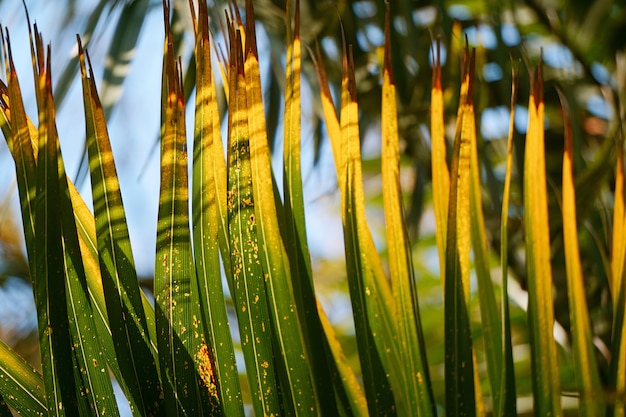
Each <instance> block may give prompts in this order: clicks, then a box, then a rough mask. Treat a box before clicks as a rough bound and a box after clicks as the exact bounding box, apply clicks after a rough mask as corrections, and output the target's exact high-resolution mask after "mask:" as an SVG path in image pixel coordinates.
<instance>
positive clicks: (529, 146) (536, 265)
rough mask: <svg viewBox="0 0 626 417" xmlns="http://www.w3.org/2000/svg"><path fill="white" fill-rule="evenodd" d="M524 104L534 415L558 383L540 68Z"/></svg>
mask: <svg viewBox="0 0 626 417" xmlns="http://www.w3.org/2000/svg"><path fill="white" fill-rule="evenodd" d="M532 85H533V88H532V91H531V95H530V98H529V104H528V113H529V115H528V130H527V133H526V149H525V152H524V226H525V231H526V262H527V267H526V269H527V271H528V324H529V331H530V347H531V354H532V366H533V372H532V375H533V394H534V401H535V413H536V415H538V416H558V415H560V414H561V400H560V388H559V387H560V383H559V374H558V364H557V356H556V342H555V341H554V337H553V326H554V309H553V302H552V268H551V266H550V236H549V230H550V229H549V222H548V197H547V189H546V188H547V185H546V167H545V149H544V102H543V70H542V67H541V64H540V65H539V67H538V68H537V69H536V71H535V75H534V78H533V83H532Z"/></svg>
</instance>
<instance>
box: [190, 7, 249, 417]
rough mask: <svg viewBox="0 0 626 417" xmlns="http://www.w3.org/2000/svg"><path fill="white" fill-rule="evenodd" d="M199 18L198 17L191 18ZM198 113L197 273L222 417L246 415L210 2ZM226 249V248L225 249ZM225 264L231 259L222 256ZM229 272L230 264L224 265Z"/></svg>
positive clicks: (202, 26) (203, 22)
mask: <svg viewBox="0 0 626 417" xmlns="http://www.w3.org/2000/svg"><path fill="white" fill-rule="evenodd" d="M193 17H194V19H195V14H193ZM196 28H197V29H196V32H197V33H196V65H197V70H196V85H197V88H198V90H197V93H196V110H195V135H194V154H193V155H194V156H193V158H194V159H193V191H192V192H193V197H192V211H193V239H194V247H195V248H196V250H195V251H194V257H195V264H196V274H197V275H198V283H199V286H200V292H201V294H202V296H201V298H200V301H201V304H202V306H203V309H204V320H205V322H206V328H205V329H206V331H207V340H208V341H210V343H209V344H210V346H211V350H212V354H213V359H214V363H215V368H216V380H217V385H218V391H219V393H220V395H221V398H222V402H223V407H224V414H226V415H228V416H231V415H232V416H236V415H243V401H242V398H241V389H240V384H239V375H238V372H237V367H236V364H235V353H234V348H233V341H232V338H231V334H230V326H229V323H228V316H227V314H226V306H225V303H224V291H223V288H222V280H221V275H220V244H221V243H223V242H226V239H225V233H227V232H228V231H227V226H226V225H225V224H224V223H226V221H227V216H226V207H225V206H226V164H225V161H224V151H223V148H222V142H221V137H220V130H219V129H220V125H219V111H218V108H217V98H216V93H215V85H214V83H213V74H212V69H211V49H210V46H211V44H210V43H209V28H208V14H207V7H206V3H204V2H200V3H199V16H198V22H197V23H196ZM226 250H228V248H226ZM223 259H224V261H225V263H226V262H227V261H228V260H229V257H224V258H223ZM225 269H226V270H227V273H228V274H230V273H231V271H230V262H228V263H227V264H225Z"/></svg>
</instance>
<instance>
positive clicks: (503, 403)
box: [494, 69, 517, 416]
mask: <svg viewBox="0 0 626 417" xmlns="http://www.w3.org/2000/svg"><path fill="white" fill-rule="evenodd" d="M512 79H513V82H512V84H511V107H510V116H509V136H508V139H507V153H506V169H505V178H504V190H503V191H502V212H501V226H500V236H501V239H502V241H501V246H500V263H501V268H502V288H501V292H500V299H501V304H500V323H501V324H502V333H501V335H502V339H501V341H502V346H501V347H500V349H501V351H502V360H503V364H502V367H501V371H500V372H501V377H500V387H499V388H500V390H499V392H494V398H495V397H499V401H498V400H495V401H494V415H496V416H507V415H515V414H517V405H516V398H515V372H514V369H513V349H512V346H511V345H512V342H511V321H510V317H509V294H508V259H507V257H508V238H509V234H508V220H509V198H510V194H511V171H512V166H513V134H514V131H515V102H516V100H517V73H516V72H515V70H514V69H513V76H512ZM496 389H497V388H496Z"/></svg>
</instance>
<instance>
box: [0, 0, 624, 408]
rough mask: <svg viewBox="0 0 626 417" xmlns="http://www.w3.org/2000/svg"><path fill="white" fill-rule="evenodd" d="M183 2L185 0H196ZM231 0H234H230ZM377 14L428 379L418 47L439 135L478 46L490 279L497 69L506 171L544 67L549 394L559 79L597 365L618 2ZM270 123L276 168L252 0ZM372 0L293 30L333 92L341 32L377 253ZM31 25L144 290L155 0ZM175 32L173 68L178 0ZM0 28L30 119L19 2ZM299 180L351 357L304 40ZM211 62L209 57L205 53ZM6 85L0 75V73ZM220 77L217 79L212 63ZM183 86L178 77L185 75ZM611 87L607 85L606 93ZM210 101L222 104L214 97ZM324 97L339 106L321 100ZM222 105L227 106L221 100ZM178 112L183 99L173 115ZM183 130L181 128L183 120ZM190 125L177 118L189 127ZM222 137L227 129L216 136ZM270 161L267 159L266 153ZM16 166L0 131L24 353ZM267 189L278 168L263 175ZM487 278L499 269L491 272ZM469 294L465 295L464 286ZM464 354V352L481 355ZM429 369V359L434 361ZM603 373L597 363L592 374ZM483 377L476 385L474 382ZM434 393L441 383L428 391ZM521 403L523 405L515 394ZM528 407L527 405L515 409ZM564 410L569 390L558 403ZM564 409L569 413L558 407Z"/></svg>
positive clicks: (39, 11) (189, 44) (65, 122)
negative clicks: (107, 190)
mask: <svg viewBox="0 0 626 417" xmlns="http://www.w3.org/2000/svg"><path fill="white" fill-rule="evenodd" d="M196 1H197V0H196ZM240 2H241V3H242V2H243V1H240ZM208 3H209V6H210V12H211V13H212V14H211V27H212V30H213V33H214V40H215V43H216V45H217V46H218V48H220V45H222V46H221V48H223V39H222V37H221V34H220V33H221V29H220V28H221V25H220V21H221V20H222V19H223V16H224V12H223V11H224V9H225V8H227V7H228V5H227V2H225V1H210V0H209V1H208ZM387 3H388V5H389V8H390V11H391V18H392V20H391V22H392V30H391V37H392V49H393V52H392V54H393V70H394V79H395V82H396V85H397V89H398V100H399V103H398V104H399V128H400V136H401V150H402V153H403V157H402V171H401V172H402V181H403V189H404V192H405V211H406V215H407V219H408V224H409V228H410V232H411V236H412V238H413V249H414V262H415V269H416V276H417V278H418V294H419V297H420V306H421V309H422V320H423V322H424V323H423V325H424V330H425V333H426V336H425V339H426V342H427V345H428V354H429V362H430V363H431V364H432V366H433V369H432V372H431V375H432V376H433V379H434V380H435V381H437V382H436V383H438V384H443V348H442V346H443V332H442V331H441V330H442V325H441V323H442V317H443V301H442V297H441V288H442V287H441V281H440V278H439V271H438V268H439V267H438V260H437V250H436V245H435V238H434V220H433V215H432V209H431V207H432V203H431V194H432V193H431V181H430V172H431V171H430V136H429V110H430V105H429V103H430V88H431V75H432V73H431V57H432V47H433V45H434V44H436V39H441V50H442V63H443V66H444V70H443V71H444V75H443V86H444V93H445V100H446V101H445V105H446V125H447V127H448V139H449V140H450V143H451V140H452V136H453V134H454V126H455V119H456V108H457V105H458V95H459V93H458V91H459V82H460V56H461V48H462V47H463V45H464V44H465V40H466V39H467V42H468V43H469V45H470V47H473V48H476V54H477V67H476V88H475V90H474V91H475V97H474V98H475V103H476V106H477V129H478V130H479V155H480V158H481V172H482V182H483V185H484V188H483V197H484V210H485V218H486V220H487V228H488V230H489V231H490V233H489V236H488V238H489V239H490V244H491V247H492V254H493V265H494V273H493V276H494V277H495V279H496V281H497V280H498V279H500V280H501V277H500V273H499V272H497V271H498V267H497V266H498V253H499V247H500V241H499V236H500V232H499V228H500V210H501V209H500V207H501V195H502V188H503V178H504V157H505V154H506V136H507V133H508V121H509V108H510V97H511V83H512V76H511V68H512V67H515V68H516V69H517V70H518V72H519V94H518V100H517V103H516V118H515V127H516V132H515V145H514V146H515V153H514V158H515V166H516V167H521V166H523V164H522V161H523V149H524V133H525V130H526V113H527V112H526V107H527V103H528V91H529V87H530V86H529V78H530V77H529V72H530V71H532V68H534V67H535V66H536V65H538V62H539V60H540V56H543V61H544V72H545V78H546V87H545V101H546V117H547V120H546V151H547V161H546V162H547V170H548V178H549V179H548V181H549V184H548V189H549V192H550V195H551V201H550V218H551V219H552V220H551V230H550V232H551V239H552V263H553V274H554V279H555V289H554V303H555V311H556V317H557V320H558V325H557V326H556V328H555V335H556V336H557V339H558V340H559V343H560V346H561V347H562V350H561V353H562V355H561V358H562V359H563V366H562V367H561V369H562V372H563V383H564V389H565V390H567V388H568V386H567V382H568V381H571V380H572V379H571V378H570V379H568V377H569V376H570V375H571V368H570V367H568V364H567V361H568V359H567V358H568V356H567V354H566V353H567V350H568V347H569V346H568V332H569V323H568V321H569V318H568V306H567V292H566V288H565V275H564V271H565V269H564V263H563V246H562V230H561V224H560V221H559V220H558V218H559V217H560V206H559V197H558V196H560V187H561V161H562V151H563V118H562V114H561V107H560V103H559V101H558V95H557V89H560V90H561V91H562V92H563V93H564V96H565V98H566V100H567V104H568V106H569V111H570V117H571V119H572V120H573V122H574V124H573V129H574V130H573V133H574V150H575V158H576V159H575V172H576V176H577V184H576V185H577V193H578V194H577V195H578V201H577V206H578V207H577V211H578V217H579V219H578V220H579V229H580V236H579V239H580V245H581V253H582V262H583V271H584V272H583V273H584V275H585V280H586V283H585V285H586V289H587V298H588V300H587V301H588V304H589V309H590V313H591V319H592V324H593V331H594V334H595V336H596V339H595V345H596V347H597V353H598V358H599V359H600V367H601V368H602V369H601V372H602V371H604V368H603V367H604V365H605V362H604V359H605V354H606V352H607V349H606V343H608V335H609V334H610V329H611V308H612V307H611V304H610V302H611V301H610V296H609V291H608V281H607V277H608V276H609V271H610V268H609V265H608V259H609V258H608V255H609V253H610V233H611V222H612V206H613V187H614V169H615V168H614V161H615V154H616V153H615V149H616V144H621V140H622V139H623V124H624V121H625V120H626V119H625V117H624V110H623V107H622V106H621V104H620V103H623V101H624V100H625V99H626V97H624V94H625V93H626V88H624V82H625V80H626V57H625V55H624V54H625V52H626V7H625V6H626V4H625V3H626V1H625V0H582V1H581V0H577V1H566V0H544V1H540V0H520V1H499V0H466V1H461V0H459V1H453V0H425V1H416V0H388V2H387ZM254 4H255V10H256V14H257V18H258V23H257V31H258V36H259V49H260V51H261V54H260V55H261V60H262V61H261V65H262V77H263V80H262V81H263V85H264V100H265V109H266V115H267V120H268V131H269V136H270V139H271V140H272V141H273V146H274V162H275V163H276V164H279V163H281V158H282V124H281V120H282V101H283V97H282V92H283V86H284V78H285V77H284V72H285V70H284V61H285V51H286V46H285V29H284V19H285V17H284V15H285V11H284V9H285V6H284V1H278V0H255V1H254ZM385 4H386V2H385V1H384V0H371V1H368V0H360V1H348V0H336V1H316V0H301V7H302V27H301V37H302V39H303V42H304V45H305V46H306V47H307V48H312V49H315V47H316V45H319V46H320V47H321V50H322V51H323V54H324V60H325V65H326V68H327V71H328V74H329V77H330V79H331V83H332V88H333V89H334V90H333V93H334V94H335V97H337V94H336V93H337V92H338V88H339V84H340V76H341V54H342V49H343V47H342V30H343V32H344V33H345V38H346V43H347V44H350V45H352V46H353V51H354V61H355V64H356V78H357V88H358V93H357V94H358V100H359V106H360V124H361V135H362V141H363V158H364V181H365V187H366V193H367V196H366V198H367V203H368V213H367V214H368V221H369V224H370V227H371V229H372V232H373V234H374V236H375V241H376V244H377V246H378V247H379V249H380V250H381V251H382V252H383V253H384V251H385V246H386V244H385V241H384V227H385V225H384V220H383V217H382V194H381V192H382V190H381V181H380V177H379V174H378V173H379V171H380V152H379V151H380V102H381V72H380V67H381V64H382V47H383V25H384V12H385V7H386V6H385ZM26 6H27V7H28V11H29V14H30V18H31V21H32V22H33V23H35V22H36V24H37V28H38V30H39V31H41V32H42V34H43V38H44V41H45V42H50V43H51V45H52V74H53V87H54V91H55V99H56V104H57V112H58V113H57V125H58V130H59V134H60V138H61V148H62V152H63V155H64V159H65V164H66V168H67V171H68V173H69V174H70V175H71V176H72V180H73V181H74V182H75V183H76V186H77V188H78V189H79V190H80V191H81V193H82V195H83V197H84V199H85V201H86V202H87V203H88V204H90V201H91V193H90V183H89V178H88V176H87V175H88V173H87V171H86V166H85V164H84V141H85V131H84V130H85V127H84V120H83V109H82V95H81V88H80V83H79V72H78V64H77V61H76V57H77V47H76V37H75V35H76V34H79V35H80V36H81V38H82V40H83V43H84V44H86V45H87V49H88V50H89V53H90V56H91V61H92V63H93V66H94V73H95V75H96V78H97V84H98V87H99V92H100V95H101V99H102V102H103V105H104V106H105V109H106V114H107V119H108V126H109V134H110V137H111V142H112V147H113V152H114V154H115V158H116V163H117V169H118V174H119V178H120V183H121V188H122V195H123V198H124V203H125V208H126V213H127V217H128V224H129V229H130V234H131V241H132V245H133V250H134V257H135V261H136V264H137V269H138V273H139V275H140V279H141V283H142V285H143V286H144V287H145V289H146V291H147V292H149V291H150V289H151V285H152V284H151V281H152V273H153V268H154V265H153V264H154V245H155V235H156V233H155V225H156V219H157V202H158V192H159V182H158V181H159V173H158V172H159V152H158V135H159V126H160V85H161V84H160V82H161V81H160V80H161V63H162V49H163V14H162V7H161V1H160V0H134V1H132V0H80V1H78V0H59V1H56V2H49V1H44V0H27V1H26ZM173 8H174V17H173V19H174V22H173V25H172V27H173V29H174V31H175V33H176V36H177V38H178V39H177V42H178V43H177V44H178V45H179V50H178V54H179V55H180V56H181V57H182V62H183V68H184V69H185V70H187V69H188V68H190V67H192V65H190V63H192V62H193V61H192V60H193V56H192V50H193V27H192V21H191V16H190V14H189V6H188V1H187V0H173ZM0 24H2V26H3V28H6V29H7V30H8V31H10V37H11V44H12V50H13V54H14V58H15V65H16V67H17V72H18V75H19V77H20V83H21V87H22V89H23V91H24V96H25V104H26V107H27V111H28V112H29V114H30V115H31V118H33V119H36V103H35V97H34V94H33V87H32V84H33V81H32V70H31V60H30V50H29V48H28V25H27V19H26V13H25V9H24V5H23V4H22V2H20V1H18V0H0ZM303 57H304V64H303V71H304V74H303V87H302V88H303V91H302V94H303V132H302V140H303V144H302V146H303V171H304V173H303V175H304V185H305V200H306V204H307V207H306V209H307V223H308V233H309V240H310V249H311V253H312V256H313V257H314V259H313V265H314V276H315V279H316V291H317V292H318V293H319V294H320V297H321V299H322V302H323V305H324V307H325V309H326V310H327V313H328V314H329V316H330V318H331V320H332V322H333V324H334V325H335V327H336V328H337V329H338V333H339V334H340V335H341V338H342V340H343V342H344V345H345V347H346V351H347V353H348V354H350V355H352V357H353V359H354V361H355V363H356V362H357V361H358V360H357V358H356V356H355V355H356V351H355V349H354V344H353V331H354V328H353V324H352V314H351V311H350V305H349V302H348V295H347V283H346V279H345V278H346V277H345V269H344V260H343V259H344V255H343V239H342V236H341V230H342V229H341V217H340V214H339V210H340V200H339V195H338V190H337V186H336V177H335V169H334V165H333V164H334V163H333V160H332V153H331V150H330V146H329V143H328V140H327V137H326V133H325V126H324V124H323V120H322V118H321V105H320V103H319V100H318V96H319V93H318V91H319V90H318V86H317V77H316V75H315V72H314V68H313V64H312V61H311V59H310V54H309V51H307V50H304V51H303ZM215 63H216V65H217V61H215ZM0 77H2V79H3V80H6V77H5V76H4V74H2V75H0ZM216 77H217V78H218V79H217V82H218V84H219V83H221V80H220V79H219V75H218V74H216ZM185 80H186V82H185V87H186V92H187V93H188V94H190V96H191V97H193V96H192V94H193V88H194V86H193V81H192V80H193V74H192V73H189V75H188V76H187V77H186V78H185ZM620 92H621V93H620ZM221 100H222V103H224V98H223V97H222V98H221ZM336 104H338V103H336ZM221 109H222V110H223V111H224V113H225V111H226V109H225V105H224V106H222V108H221ZM188 115H189V116H190V118H189V120H190V121H191V120H192V117H193V111H190V112H188ZM188 126H189V125H188ZM188 132H189V129H188ZM224 133H225V132H224ZM276 166H278V165H276ZM516 167H514V173H513V184H512V196H511V206H510V210H509V216H510V220H509V225H510V230H509V233H510V238H509V248H508V251H509V256H508V259H509V278H511V280H510V282H509V296H510V297H511V299H512V304H511V308H512V316H511V319H512V321H513V323H512V324H513V330H514V340H513V342H514V356H515V362H516V375H517V379H518V383H517V387H518V396H519V397H521V399H520V404H519V405H518V409H519V410H520V412H523V411H524V409H528V408H529V407H530V406H531V405H532V402H531V398H530V395H531V394H530V393H531V385H530V383H531V382H530V378H529V360H530V354H529V350H528V348H527V344H526V343H527V337H528V335H527V333H526V316H525V312H524V309H525V303H526V299H525V291H524V288H525V259H524V256H523V253H524V252H523V250H522V249H523V246H524V234H523V223H522V221H523V202H522V177H521V175H520V172H519V171H518V170H517V168H516ZM14 169H15V168H14V165H13V162H12V158H11V156H10V154H9V152H8V149H7V147H6V143H5V141H4V140H2V141H0V338H1V339H2V340H3V341H5V342H6V343H7V344H9V345H10V346H12V347H14V348H15V349H16V350H17V351H19V352H20V353H21V354H22V355H23V356H25V357H27V358H28V360H29V361H31V363H37V360H38V359H37V357H38V352H37V349H38V347H37V343H36V337H37V335H36V322H35V320H36V315H35V312H34V303H33V300H32V292H31V290H30V284H29V277H28V264H27V261H26V259H25V248H24V243H23V236H22V231H21V218H20V212H19V202H18V198H17V187H16V183H15V175H14ZM276 174H277V176H278V183H279V184H280V183H281V179H280V174H281V170H276ZM499 277H500V278H499ZM474 291H476V289H475V288H474ZM474 312H475V314H473V319H474V320H475V326H474V329H475V331H474V337H475V340H476V341H477V349H478V352H479V355H480V337H481V334H480V316H479V314H478V311H477V310H476V309H475V310H474ZM479 357H480V356H479ZM438 364H441V365H438ZM604 376H605V377H606V375H604ZM485 380H486V379H485ZM434 390H435V392H436V393H440V394H441V395H443V389H442V387H441V386H439V387H437V386H435V389H434ZM526 399H527V404H526V403H525V401H526ZM525 404H526V405H525ZM573 404H574V402H573ZM572 412H573V411H572Z"/></svg>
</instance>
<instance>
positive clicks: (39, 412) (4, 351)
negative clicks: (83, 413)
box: [0, 341, 48, 416]
mask: <svg viewBox="0 0 626 417" xmlns="http://www.w3.org/2000/svg"><path fill="white" fill-rule="evenodd" d="M43 386H44V381H43V376H42V375H41V374H40V373H39V372H38V371H37V370H36V369H34V368H33V367H32V366H30V364H28V363H27V362H26V361H25V360H24V359H22V358H21V357H20V356H19V355H18V354H17V353H15V352H14V351H13V350H11V348H9V347H8V346H7V345H6V344H5V343H4V342H2V341H0V392H1V393H2V396H3V397H4V398H5V401H6V402H7V404H8V405H9V406H11V408H13V409H14V410H15V411H17V412H18V413H19V414H21V415H33V416H44V415H47V414H48V411H47V410H48V408H47V406H46V399H45V397H44V391H43V389H42V387H43ZM9 415H10V414H9Z"/></svg>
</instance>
